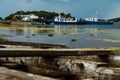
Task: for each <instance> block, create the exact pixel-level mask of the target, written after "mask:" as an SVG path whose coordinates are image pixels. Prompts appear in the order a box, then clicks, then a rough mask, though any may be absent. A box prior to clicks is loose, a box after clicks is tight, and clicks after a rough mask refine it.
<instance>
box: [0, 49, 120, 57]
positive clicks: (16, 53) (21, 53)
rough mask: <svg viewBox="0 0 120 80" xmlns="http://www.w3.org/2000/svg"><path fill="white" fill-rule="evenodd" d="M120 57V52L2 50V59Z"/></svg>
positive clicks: (0, 50)
mask: <svg viewBox="0 0 120 80" xmlns="http://www.w3.org/2000/svg"><path fill="white" fill-rule="evenodd" d="M85 55H120V51H112V50H82V49H19V48H18V49H17V48H16V49H10V48H1V49H0V57H36V56H48V57H56V56H85Z"/></svg>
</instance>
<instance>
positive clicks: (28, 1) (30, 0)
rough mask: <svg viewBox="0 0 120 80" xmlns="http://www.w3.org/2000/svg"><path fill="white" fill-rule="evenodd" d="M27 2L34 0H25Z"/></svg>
mask: <svg viewBox="0 0 120 80" xmlns="http://www.w3.org/2000/svg"><path fill="white" fill-rule="evenodd" d="M24 1H25V2H26V3H30V2H32V0H24Z"/></svg>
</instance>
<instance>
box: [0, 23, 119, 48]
mask: <svg viewBox="0 0 120 80" xmlns="http://www.w3.org/2000/svg"><path fill="white" fill-rule="evenodd" d="M0 34H6V35H10V37H6V39H8V40H10V41H20V42H34V43H51V44H53V43H54V44H65V45H67V46H68V47H71V48H101V47H105V48H106V47H120V24H114V25H51V26H39V27H32V26H30V25H29V26H27V25H25V26H21V27H14V26H10V27H9V26H8V27H4V26H3V27H0ZM50 35H51V36H50ZM72 39H75V40H76V41H72Z"/></svg>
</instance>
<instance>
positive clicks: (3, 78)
mask: <svg viewBox="0 0 120 80" xmlns="http://www.w3.org/2000/svg"><path fill="white" fill-rule="evenodd" d="M0 80H61V79H54V78H50V77H45V76H41V75H35V74H30V73H26V72H21V71H17V70H11V69H7V68H4V67H0Z"/></svg>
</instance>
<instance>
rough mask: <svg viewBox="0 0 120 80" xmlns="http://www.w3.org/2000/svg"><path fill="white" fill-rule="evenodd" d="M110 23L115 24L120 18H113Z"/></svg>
mask: <svg viewBox="0 0 120 80" xmlns="http://www.w3.org/2000/svg"><path fill="white" fill-rule="evenodd" d="M109 21H113V22H119V21H120V17H119V18H113V19H109Z"/></svg>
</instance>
